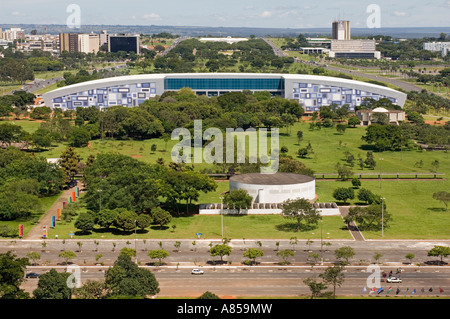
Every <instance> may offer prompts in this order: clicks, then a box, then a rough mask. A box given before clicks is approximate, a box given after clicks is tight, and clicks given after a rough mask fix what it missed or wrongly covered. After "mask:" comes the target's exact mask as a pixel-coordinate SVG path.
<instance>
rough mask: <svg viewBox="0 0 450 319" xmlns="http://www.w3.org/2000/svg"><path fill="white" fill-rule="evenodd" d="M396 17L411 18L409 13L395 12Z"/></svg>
mask: <svg viewBox="0 0 450 319" xmlns="http://www.w3.org/2000/svg"><path fill="white" fill-rule="evenodd" d="M394 15H395V16H396V17H408V16H409V13H407V12H402V11H395V12H394Z"/></svg>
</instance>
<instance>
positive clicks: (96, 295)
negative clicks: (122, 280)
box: [73, 279, 106, 299]
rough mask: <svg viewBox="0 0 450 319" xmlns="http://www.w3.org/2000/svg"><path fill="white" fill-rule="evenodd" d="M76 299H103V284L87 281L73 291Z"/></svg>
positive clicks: (104, 291) (104, 292)
mask: <svg viewBox="0 0 450 319" xmlns="http://www.w3.org/2000/svg"><path fill="white" fill-rule="evenodd" d="M73 294H74V296H75V297H76V298H77V299H103V298H104V297H105V294H106V290H105V283H104V282H102V281H97V280H89V279H88V280H87V281H86V283H85V284H84V285H83V286H82V287H80V288H75V289H74V291H73Z"/></svg>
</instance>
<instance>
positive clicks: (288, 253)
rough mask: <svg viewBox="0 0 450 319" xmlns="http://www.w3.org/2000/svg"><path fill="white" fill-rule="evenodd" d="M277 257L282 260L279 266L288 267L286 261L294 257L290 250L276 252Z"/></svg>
mask: <svg viewBox="0 0 450 319" xmlns="http://www.w3.org/2000/svg"><path fill="white" fill-rule="evenodd" d="M277 256H280V257H281V258H283V261H282V262H280V265H288V264H290V262H289V260H288V259H289V257H293V256H294V251H293V250H291V249H284V250H280V251H278V252H277Z"/></svg>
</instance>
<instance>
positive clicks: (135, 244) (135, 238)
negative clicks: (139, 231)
mask: <svg viewBox="0 0 450 319" xmlns="http://www.w3.org/2000/svg"><path fill="white" fill-rule="evenodd" d="M136 228H137V227H136V219H135V220H134V250H135V251H136V264H137V263H138V256H137V235H136Z"/></svg>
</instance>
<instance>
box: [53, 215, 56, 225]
mask: <svg viewBox="0 0 450 319" xmlns="http://www.w3.org/2000/svg"><path fill="white" fill-rule="evenodd" d="M55 226H56V218H55V216H52V228H55Z"/></svg>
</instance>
